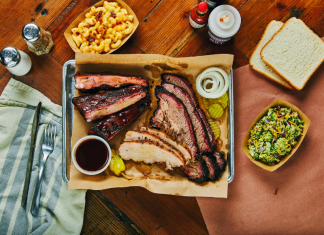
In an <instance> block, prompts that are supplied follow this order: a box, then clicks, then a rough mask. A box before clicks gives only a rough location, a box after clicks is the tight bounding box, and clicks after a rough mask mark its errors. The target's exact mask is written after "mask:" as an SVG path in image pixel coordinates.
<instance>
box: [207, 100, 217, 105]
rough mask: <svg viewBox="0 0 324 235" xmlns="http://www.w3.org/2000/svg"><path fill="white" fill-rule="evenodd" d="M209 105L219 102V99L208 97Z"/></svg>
mask: <svg viewBox="0 0 324 235" xmlns="http://www.w3.org/2000/svg"><path fill="white" fill-rule="evenodd" d="M208 103H209V106H211V105H213V104H218V102H217V99H208Z"/></svg>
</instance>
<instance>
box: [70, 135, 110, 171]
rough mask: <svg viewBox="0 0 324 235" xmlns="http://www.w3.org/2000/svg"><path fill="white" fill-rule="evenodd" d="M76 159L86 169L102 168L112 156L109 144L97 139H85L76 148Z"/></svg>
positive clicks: (96, 169) (95, 169)
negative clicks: (108, 147)
mask: <svg viewBox="0 0 324 235" xmlns="http://www.w3.org/2000/svg"><path fill="white" fill-rule="evenodd" d="M75 155H76V161H77V163H78V165H79V166H80V167H81V168H82V169H84V170H86V171H98V170H100V169H102V168H103V167H104V166H105V165H106V163H107V162H108V159H109V157H110V156H108V149H107V146H106V145H105V144H104V143H102V142H101V141H100V140H97V139H87V140H85V141H83V142H82V143H81V144H80V145H79V146H78V148H77V150H76V154H75Z"/></svg>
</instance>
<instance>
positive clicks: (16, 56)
mask: <svg viewBox="0 0 324 235" xmlns="http://www.w3.org/2000/svg"><path fill="white" fill-rule="evenodd" d="M0 62H1V64H3V65H4V66H5V67H6V68H7V69H8V70H9V71H10V72H11V73H12V74H14V75H16V76H23V75H25V74H27V73H28V72H29V70H30V69H31V66H32V62H31V59H30V57H29V55H27V54H26V53H25V52H23V51H20V50H17V49H16V48H14V47H5V48H3V49H2V50H1V51H0Z"/></svg>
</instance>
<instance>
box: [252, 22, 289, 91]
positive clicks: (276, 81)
mask: <svg viewBox="0 0 324 235" xmlns="http://www.w3.org/2000/svg"><path fill="white" fill-rule="evenodd" d="M275 22H277V21H276V20H272V21H270V22H269V24H268V25H267V27H266V29H265V30H264V33H263V35H262V37H261V39H260V41H259V43H258V44H257V45H256V47H255V48H254V50H253V52H252V55H251V58H252V57H253V56H254V54H255V53H256V51H257V49H258V47H259V46H260V44H261V42H262V40H263V38H264V37H265V35H266V31H267V30H268V28H270V25H271V23H275ZM281 27H283V26H281ZM280 29H281V28H280ZM275 35H276V34H275ZM273 37H274V36H273ZM271 39H272V38H271ZM271 39H270V40H271ZM249 64H250V66H251V67H252V69H253V70H255V71H257V72H259V73H261V74H262V75H263V76H265V77H267V78H268V79H270V80H271V81H273V82H275V83H277V84H280V85H282V86H284V87H286V88H288V89H290V90H294V88H293V87H292V86H289V85H287V84H285V83H281V82H280V81H278V80H275V79H273V78H272V77H271V76H268V75H267V74H266V73H264V72H263V71H262V70H259V69H257V68H255V67H254V64H253V63H252V60H250V61H249ZM280 77H281V76H280Z"/></svg>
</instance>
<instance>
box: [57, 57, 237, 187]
mask: <svg viewBox="0 0 324 235" xmlns="http://www.w3.org/2000/svg"><path fill="white" fill-rule="evenodd" d="M74 74H75V60H69V61H67V62H65V63H64V65H63V79H62V80H63V89H62V93H63V94H62V106H63V150H62V157H63V167H62V168H63V169H62V174H63V180H64V181H65V183H66V184H69V178H68V176H69V175H70V164H71V152H72V127H73V104H72V98H73V97H74V83H75V81H74V77H73V76H74ZM228 111H229V118H228V119H229V122H228V124H229V128H228V136H229V138H228V140H229V143H228V144H229V145H228V146H229V153H228V155H227V163H228V167H229V172H230V175H229V177H228V183H231V182H232V181H233V179H234V104H233V70H231V73H230V86H229V106H228Z"/></svg>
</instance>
